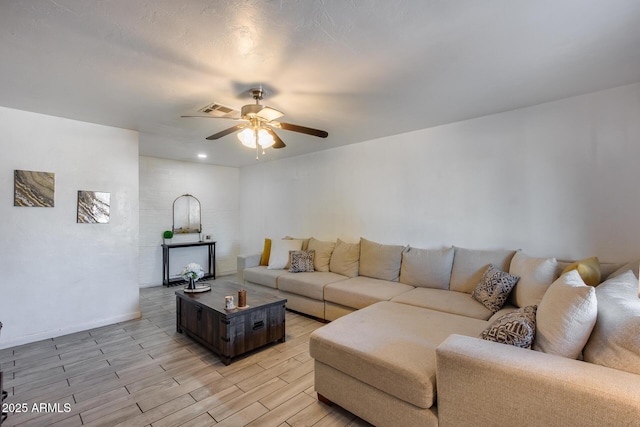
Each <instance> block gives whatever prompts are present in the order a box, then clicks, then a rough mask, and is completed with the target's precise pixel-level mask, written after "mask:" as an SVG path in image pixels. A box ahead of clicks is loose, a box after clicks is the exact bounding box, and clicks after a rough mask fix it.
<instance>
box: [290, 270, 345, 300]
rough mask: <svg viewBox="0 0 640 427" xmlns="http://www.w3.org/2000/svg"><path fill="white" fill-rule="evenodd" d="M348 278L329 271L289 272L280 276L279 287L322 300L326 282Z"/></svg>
mask: <svg viewBox="0 0 640 427" xmlns="http://www.w3.org/2000/svg"><path fill="white" fill-rule="evenodd" d="M347 279H348V277H347V276H343V275H341V274H336V273H330V272H328V271H327V272H323V271H316V272H313V273H297V274H287V275H285V276H280V277H279V278H278V289H280V290H281V291H285V292H289V293H292V294H297V295H302V296H305V297H309V298H313V299H317V300H320V301H322V300H323V299H324V286H325V285H326V284H328V283H334V282H339V281H341V280H347Z"/></svg>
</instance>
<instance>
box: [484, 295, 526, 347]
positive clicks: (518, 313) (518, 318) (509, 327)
mask: <svg viewBox="0 0 640 427" xmlns="http://www.w3.org/2000/svg"><path fill="white" fill-rule="evenodd" d="M536 309H537V307H536V306H535V305H531V306H527V307H522V308H519V309H517V310H515V311H512V312H511V313H507V314H505V315H503V316H500V317H498V318H497V319H496V320H495V322H493V323H492V324H491V325H489V326H488V327H487V329H485V330H484V331H482V333H481V334H480V338H482V339H483V340H487V341H494V342H499V343H501V344H509V345H513V346H516V347H521V348H528V349H530V348H531V346H532V345H533V340H534V339H535V336H536Z"/></svg>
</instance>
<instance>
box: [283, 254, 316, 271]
mask: <svg viewBox="0 0 640 427" xmlns="http://www.w3.org/2000/svg"><path fill="white" fill-rule="evenodd" d="M314 255H315V251H289V256H290V257H291V267H289V273H305V272H311V271H313V258H314Z"/></svg>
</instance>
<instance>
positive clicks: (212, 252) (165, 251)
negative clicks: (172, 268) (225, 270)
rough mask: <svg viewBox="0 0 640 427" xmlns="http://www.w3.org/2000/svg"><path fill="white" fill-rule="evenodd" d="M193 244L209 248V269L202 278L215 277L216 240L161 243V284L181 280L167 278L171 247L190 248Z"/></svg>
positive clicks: (175, 282) (169, 284) (167, 284)
mask: <svg viewBox="0 0 640 427" xmlns="http://www.w3.org/2000/svg"><path fill="white" fill-rule="evenodd" d="M194 246H204V247H208V248H209V256H208V259H209V270H208V271H207V273H205V275H204V276H203V279H205V278H206V279H208V278H210V277H213V279H214V280H215V278H216V242H187V243H169V244H166V243H165V244H162V284H163V285H164V286H171V285H172V284H177V283H178V282H183V279H181V278H173V279H170V278H169V253H170V252H171V249H176V248H191V247H194Z"/></svg>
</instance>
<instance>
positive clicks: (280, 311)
mask: <svg viewBox="0 0 640 427" xmlns="http://www.w3.org/2000/svg"><path fill="white" fill-rule="evenodd" d="M210 285H211V291H210V292H203V293H199V294H186V293H184V291H183V290H178V291H176V329H177V331H178V332H179V333H182V332H185V334H186V335H187V336H189V337H190V338H192V339H193V340H195V341H197V342H199V343H200V344H202V345H203V346H205V347H207V348H208V349H209V350H211V351H213V352H214V353H216V354H217V355H219V356H220V358H221V359H222V362H223V363H224V364H225V365H228V364H229V363H231V359H232V358H234V357H236V356H239V355H241V354H244V353H247V352H249V351H251V350H254V349H256V348H259V347H262V346H264V345H266V344H269V343H272V342H274V341H278V342H284V340H285V303H286V302H287V300H286V299H285V298H280V297H276V296H273V295H267V294H262V293H259V292H253V291H247V305H248V307H247V308H245V309H239V308H236V309H234V310H226V309H225V308H224V306H225V300H224V297H225V296H226V295H233V296H234V299H235V300H236V302H237V299H238V290H239V289H240V288H239V287H238V286H237V285H234V284H232V283H215V282H214V283H210Z"/></svg>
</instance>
